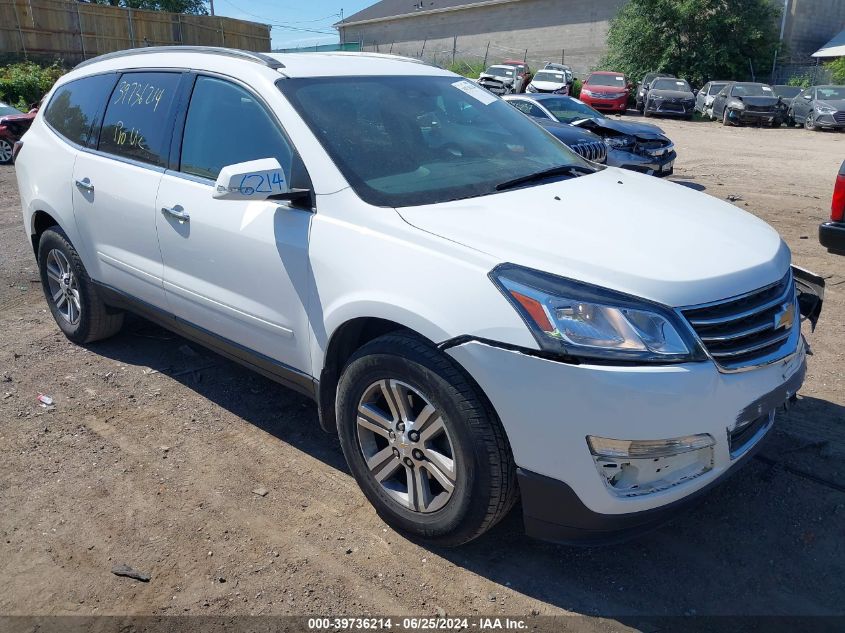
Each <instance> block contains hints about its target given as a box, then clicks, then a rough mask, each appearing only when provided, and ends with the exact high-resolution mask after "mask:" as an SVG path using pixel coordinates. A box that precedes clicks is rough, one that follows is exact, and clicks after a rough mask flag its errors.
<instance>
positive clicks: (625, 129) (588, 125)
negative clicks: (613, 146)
mask: <svg viewBox="0 0 845 633" xmlns="http://www.w3.org/2000/svg"><path fill="white" fill-rule="evenodd" d="M572 125H574V126H576V127H580V128H583V129H586V130H593V129H600V128H605V129H607V130H613V131H615V132H619V133H620V134H631V135H633V136H645V137H654V136H662V135H663V130H662V129H661V128H659V127H657V126H656V125H652V124H651V123H635V122H633V121H619V120H617V119H611V118H610V117H602V118H592V119H582V120H580V121H573V122H572Z"/></svg>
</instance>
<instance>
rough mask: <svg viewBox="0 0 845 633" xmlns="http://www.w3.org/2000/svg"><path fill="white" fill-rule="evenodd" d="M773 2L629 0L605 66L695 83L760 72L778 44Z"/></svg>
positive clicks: (614, 26)
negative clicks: (669, 74)
mask: <svg viewBox="0 0 845 633" xmlns="http://www.w3.org/2000/svg"><path fill="white" fill-rule="evenodd" d="M779 17H780V9H779V8H778V7H777V6H775V4H774V3H773V1H772V0H630V2H628V4H626V5H625V6H624V7H623V8H622V9H621V10H620V11H619V13H618V14H617V16H616V17H615V18H614V19H613V20H612V21H611V23H610V31H609V32H608V36H607V44H608V52H607V54H606V55H605V57H604V58H603V59H602V61H601V67H602V68H608V69H612V70H616V71H619V72H623V73H625V74H626V75H628V76H629V77H631V78H634V79H639V78H640V77H642V76H643V75H645V74H646V73H647V72H650V71H658V70H659V71H664V72H669V73H672V74H675V75H677V76H679V77H683V78H684V79H686V80H687V81H689V82H690V83H691V84H693V85H698V86H700V85H702V84H703V83H705V82H706V81H709V80H711V79H743V78H746V77H748V78H750V77H751V76H752V68H753V74H755V75H757V76H760V75H763V74H765V73H766V71H767V70H768V69H769V68H771V64H772V60H773V58H774V55H775V52H776V50H777V47H778V34H779V31H778V29H779V22H778V18H779Z"/></svg>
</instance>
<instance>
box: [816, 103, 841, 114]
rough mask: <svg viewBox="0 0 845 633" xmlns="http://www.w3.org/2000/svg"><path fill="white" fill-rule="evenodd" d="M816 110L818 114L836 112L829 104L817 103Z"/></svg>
mask: <svg viewBox="0 0 845 633" xmlns="http://www.w3.org/2000/svg"><path fill="white" fill-rule="evenodd" d="M816 112H818V113H819V114H836V108H831V107H830V106H826V105H817V106H816Z"/></svg>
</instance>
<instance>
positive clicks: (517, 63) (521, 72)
mask: <svg viewBox="0 0 845 633" xmlns="http://www.w3.org/2000/svg"><path fill="white" fill-rule="evenodd" d="M502 65H503V66H513V67H514V68H516V76H517V78H518V79H521V80H522V86H523V88H522V91H521V92H525V87H526V86H527V85H528V84H529V83H531V78H532V77H533V74H532V72H531V68H529V66H528V64H527V63H525V62H524V61H522V60H519V59H503V60H502Z"/></svg>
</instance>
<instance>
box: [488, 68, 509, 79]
mask: <svg viewBox="0 0 845 633" xmlns="http://www.w3.org/2000/svg"><path fill="white" fill-rule="evenodd" d="M484 74H485V75H493V76H494V77H513V66H490V68H488V69H487V70H485V71H484Z"/></svg>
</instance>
